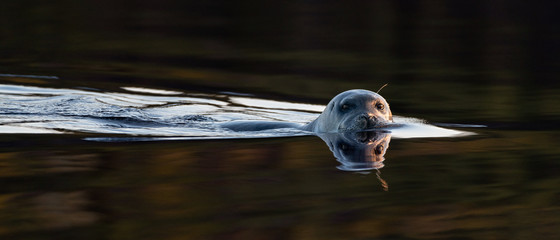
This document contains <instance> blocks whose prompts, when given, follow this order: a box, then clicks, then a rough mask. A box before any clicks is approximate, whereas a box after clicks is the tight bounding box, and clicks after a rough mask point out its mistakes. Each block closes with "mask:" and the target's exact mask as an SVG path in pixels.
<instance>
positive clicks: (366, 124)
mask: <svg viewBox="0 0 560 240" xmlns="http://www.w3.org/2000/svg"><path fill="white" fill-rule="evenodd" d="M356 123H357V124H356V125H357V127H358V128H359V129H370V128H374V127H376V126H377V125H378V124H379V120H378V119H377V117H375V116H373V115H370V114H361V115H360V116H358V119H357V122H356Z"/></svg>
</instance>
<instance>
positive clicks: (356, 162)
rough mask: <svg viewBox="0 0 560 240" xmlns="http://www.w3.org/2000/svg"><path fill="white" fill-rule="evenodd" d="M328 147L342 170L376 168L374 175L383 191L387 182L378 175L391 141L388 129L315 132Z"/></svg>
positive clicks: (359, 170)
mask: <svg viewBox="0 0 560 240" xmlns="http://www.w3.org/2000/svg"><path fill="white" fill-rule="evenodd" d="M317 136H319V137H320V138H321V139H323V141H325V143H326V144H327V146H329V149H330V150H331V151H332V152H333V154H334V157H335V158H336V160H337V161H338V162H340V164H341V165H340V166H338V167H337V168H338V169H340V170H343V171H354V172H366V173H367V172H369V171H372V170H376V175H377V178H378V179H379V181H381V184H382V185H383V188H384V190H385V191H387V190H388V185H387V183H386V182H385V181H384V180H383V179H382V178H381V177H380V172H379V169H381V168H383V167H384V166H385V165H384V164H383V162H384V161H385V157H384V156H385V153H386V152H387V149H388V148H389V142H390V141H391V132H389V131H373V130H372V131H360V132H341V133H325V134H317Z"/></svg>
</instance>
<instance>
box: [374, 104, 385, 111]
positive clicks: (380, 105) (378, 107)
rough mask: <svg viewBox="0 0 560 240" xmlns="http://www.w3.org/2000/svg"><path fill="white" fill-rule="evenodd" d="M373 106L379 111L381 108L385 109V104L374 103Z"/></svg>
mask: <svg viewBox="0 0 560 240" xmlns="http://www.w3.org/2000/svg"><path fill="white" fill-rule="evenodd" d="M375 107H376V108H377V110H379V111H383V109H385V105H383V103H378V104H377V105H375Z"/></svg>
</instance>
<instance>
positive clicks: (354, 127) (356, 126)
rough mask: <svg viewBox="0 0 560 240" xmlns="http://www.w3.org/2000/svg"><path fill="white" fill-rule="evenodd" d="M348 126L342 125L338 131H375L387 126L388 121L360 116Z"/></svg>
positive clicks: (365, 115) (375, 117)
mask: <svg viewBox="0 0 560 240" xmlns="http://www.w3.org/2000/svg"><path fill="white" fill-rule="evenodd" d="M349 122H351V123H350V124H342V125H340V126H339V129H338V130H339V131H342V132H345V131H363V130H368V129H377V128H382V127H386V126H388V125H389V123H390V122H389V121H387V120H385V119H383V118H380V117H377V116H372V115H367V114H362V115H360V116H358V117H356V118H354V119H352V120H349Z"/></svg>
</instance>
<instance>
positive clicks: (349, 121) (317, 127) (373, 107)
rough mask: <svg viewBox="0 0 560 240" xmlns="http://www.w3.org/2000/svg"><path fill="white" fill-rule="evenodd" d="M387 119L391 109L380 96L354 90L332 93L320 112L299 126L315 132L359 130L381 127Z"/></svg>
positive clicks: (390, 115) (389, 120) (390, 114)
mask: <svg viewBox="0 0 560 240" xmlns="http://www.w3.org/2000/svg"><path fill="white" fill-rule="evenodd" d="M391 122H393V115H392V113H391V109H389V104H388V103H387V101H386V100H385V99H384V98H383V97H382V96H381V95H379V94H377V93H375V92H372V91H369V90H363V89H354V90H348V91H345V92H342V93H340V94H338V95H337V96H335V97H334V98H333V99H332V100H331V101H330V102H329V104H328V105H327V107H326V108H325V110H324V111H323V112H322V113H321V115H319V117H318V118H317V119H315V120H313V121H312V122H310V123H308V124H307V125H305V126H303V129H304V130H307V131H312V132H315V133H328V132H348V131H362V130H367V129H375V128H379V127H384V126H387V125H388V124H389V123H391Z"/></svg>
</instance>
